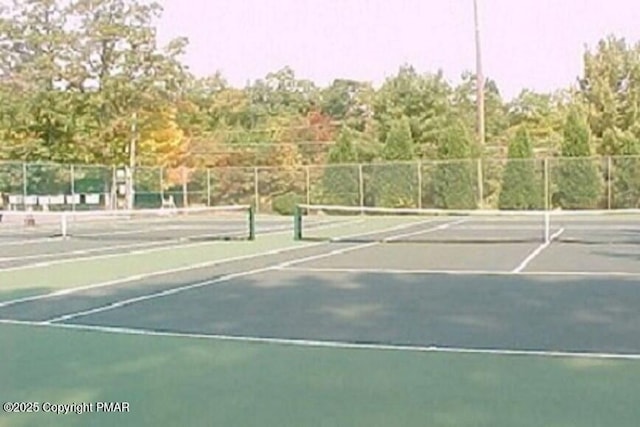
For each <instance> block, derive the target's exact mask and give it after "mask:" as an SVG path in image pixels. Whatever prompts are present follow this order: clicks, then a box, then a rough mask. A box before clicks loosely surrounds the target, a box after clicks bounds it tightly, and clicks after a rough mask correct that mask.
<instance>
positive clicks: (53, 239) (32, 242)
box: [0, 237, 64, 248]
mask: <svg viewBox="0 0 640 427" xmlns="http://www.w3.org/2000/svg"><path fill="white" fill-rule="evenodd" d="M62 240H64V239H63V238H62V237H42V238H38V239H22V240H16V241H11V242H2V243H0V248H2V247H4V246H26V245H35V244H39V243H45V242H56V241H62Z"/></svg>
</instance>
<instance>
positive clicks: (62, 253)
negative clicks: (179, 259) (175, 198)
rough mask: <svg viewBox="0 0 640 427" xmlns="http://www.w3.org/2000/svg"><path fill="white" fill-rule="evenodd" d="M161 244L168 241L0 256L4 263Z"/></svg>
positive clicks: (0, 261)
mask: <svg viewBox="0 0 640 427" xmlns="http://www.w3.org/2000/svg"><path fill="white" fill-rule="evenodd" d="M160 245H165V246H166V242H146V243H132V244H128V245H114V246H103V247H100V248H87V249H77V250H73V251H60V252H45V253H42V254H33V255H23V256H14V257H5V258H0V263H2V262H11V261H22V260H26V259H41V258H45V259H46V258H56V257H60V256H66V255H86V254H92V253H96V252H107V251H112V250H118V249H128V248H139V247H154V246H160ZM120 255H122V254H120ZM76 259H78V258H76ZM2 271H4V270H3V269H0V272H2Z"/></svg>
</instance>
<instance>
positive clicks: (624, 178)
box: [603, 126, 640, 209]
mask: <svg viewBox="0 0 640 427" xmlns="http://www.w3.org/2000/svg"><path fill="white" fill-rule="evenodd" d="M639 131H640V128H639V127H638V126H634V127H633V128H632V129H631V130H630V131H627V132H622V131H620V130H616V129H607V130H606V131H605V132H604V136H603V143H606V144H608V145H609V146H612V147H614V146H615V147H618V150H617V151H618V152H619V153H620V156H615V157H613V158H612V159H611V168H612V171H611V175H612V180H613V183H612V189H613V194H612V195H611V200H612V207H613V208H615V209H636V208H638V207H640V145H639V143H638V136H639Z"/></svg>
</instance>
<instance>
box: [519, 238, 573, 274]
mask: <svg viewBox="0 0 640 427" xmlns="http://www.w3.org/2000/svg"><path fill="white" fill-rule="evenodd" d="M562 233H564V228H561V229H560V230H558V231H556V232H555V233H554V234H552V235H551V237H550V238H549V241H547V242H544V243H543V244H541V245H540V246H538V247H537V248H536V249H535V250H534V251H533V252H531V253H530V254H529V255H528V256H527V257H526V258H525V259H524V260H523V261H522V262H521V263H520V264H519V265H518V266H517V267H516V268H514V269H513V270H512V273H521V272H522V270H524V269H525V268H527V266H528V265H529V263H531V261H533V260H534V259H535V258H536V257H537V256H538V255H540V254H541V253H542V252H543V251H544V250H545V249H547V248H548V247H549V245H550V244H551V242H553V241H554V240H555V239H557V238H558V237H559V236H560V235H561V234H562Z"/></svg>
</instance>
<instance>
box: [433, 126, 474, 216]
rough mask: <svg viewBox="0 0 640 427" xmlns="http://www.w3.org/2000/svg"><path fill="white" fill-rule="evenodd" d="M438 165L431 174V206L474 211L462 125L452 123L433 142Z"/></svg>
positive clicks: (467, 142) (467, 145) (471, 175)
mask: <svg viewBox="0 0 640 427" xmlns="http://www.w3.org/2000/svg"><path fill="white" fill-rule="evenodd" d="M437 144H438V145H437V155H438V159H439V160H438V163H437V164H436V166H435V170H434V174H433V180H432V183H433V184H432V185H433V198H434V204H435V206H436V207H438V208H443V209H475V208H477V202H476V190H477V188H476V186H475V185H474V173H473V170H474V169H473V161H471V160H469V158H470V155H471V143H470V139H469V136H468V134H467V133H466V132H465V129H464V126H463V125H462V124H461V123H460V122H454V123H452V124H450V125H449V126H448V127H446V128H445V129H443V130H442V132H441V133H440V134H439V135H438V143H437Z"/></svg>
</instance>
